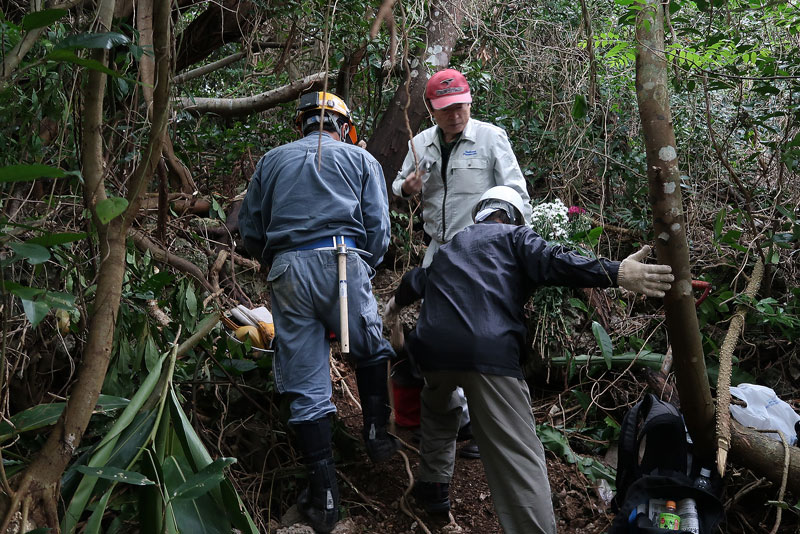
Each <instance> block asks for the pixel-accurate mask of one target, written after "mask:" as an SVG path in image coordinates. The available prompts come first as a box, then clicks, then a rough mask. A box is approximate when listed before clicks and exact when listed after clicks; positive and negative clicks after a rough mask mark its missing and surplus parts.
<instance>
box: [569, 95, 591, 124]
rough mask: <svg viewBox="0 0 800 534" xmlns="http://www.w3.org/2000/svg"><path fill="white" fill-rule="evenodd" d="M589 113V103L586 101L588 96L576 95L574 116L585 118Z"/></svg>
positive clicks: (573, 106) (574, 117)
mask: <svg viewBox="0 0 800 534" xmlns="http://www.w3.org/2000/svg"><path fill="white" fill-rule="evenodd" d="M588 113H589V105H588V104H587V103H586V97H585V96H583V95H581V94H577V95H575V100H574V101H573V102H572V118H573V119H575V120H580V119H585V118H586V115H587V114H588Z"/></svg>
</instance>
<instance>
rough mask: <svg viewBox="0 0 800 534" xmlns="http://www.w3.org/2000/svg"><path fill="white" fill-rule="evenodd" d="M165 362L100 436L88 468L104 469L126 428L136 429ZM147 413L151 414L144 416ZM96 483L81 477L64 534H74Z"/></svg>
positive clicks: (63, 522)
mask: <svg viewBox="0 0 800 534" xmlns="http://www.w3.org/2000/svg"><path fill="white" fill-rule="evenodd" d="M166 360H167V355H166V354H165V355H164V356H163V357H162V365H161V366H159V367H158V369H156V370H154V371H153V372H151V373H149V374H148V375H147V378H146V379H145V380H144V382H143V383H142V385H141V386H140V387H139V389H138V390H136V394H135V395H134V396H133V398H132V399H131V400H130V402H129V403H128V406H127V407H126V408H125V410H123V411H122V413H121V414H120V415H119V417H117V420H116V421H115V422H114V425H113V426H112V427H111V429H110V430H109V431H108V432H106V434H105V436H103V439H102V440H100V443H99V444H97V446H96V447H95V452H94V454H93V455H92V457H91V459H90V460H89V463H88V465H90V466H94V467H99V466H103V465H106V463H107V461H108V459H109V458H110V457H111V455H112V453H114V452H115V449H116V445H117V442H118V441H119V439H120V436H122V435H123V433H124V432H125V431H126V430H128V427H129V426H135V425H134V423H135V422H137V420H140V418H139V417H138V416H139V410H140V409H142V408H143V406H144V404H145V402H146V401H147V399H148V398H149V397H150V395H151V394H152V393H153V391H154V390H155V387H156V385H157V384H158V382H159V380H160V378H161V371H162V370H163V362H165V361H166ZM149 412H150V411H148V412H145V413H149ZM96 483H97V479H96V478H89V477H83V479H82V480H81V482H80V484H79V485H78V488H77V489H76V490H75V494H74V495H73V496H72V500H71V501H70V503H69V506H68V507H67V510H66V511H65V512H64V517H63V519H62V521H61V531H62V532H64V533H65V534H71V533H72V532H74V531H75V528H76V526H77V523H78V520H79V519H80V517H81V515H83V512H84V510H85V509H86V505H87V503H88V502H89V500H90V499H91V498H92V495H93V490H94V487H95V484H96Z"/></svg>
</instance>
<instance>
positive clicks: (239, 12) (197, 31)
mask: <svg viewBox="0 0 800 534" xmlns="http://www.w3.org/2000/svg"><path fill="white" fill-rule="evenodd" d="M255 11H256V8H255V5H254V4H253V3H252V2H240V1H239V0H223V1H222V2H211V3H209V4H208V9H207V10H205V11H204V12H203V13H202V14H200V16H198V17H197V18H196V19H194V20H193V21H192V22H191V23H190V24H189V26H187V27H186V29H185V30H184V31H183V32H181V34H180V35H179V36H178V39H177V42H178V49H177V52H176V53H175V72H181V71H182V70H183V69H185V68H187V67H189V66H191V65H194V64H195V63H197V62H199V61H202V60H203V59H205V58H207V57H208V56H209V55H211V53H213V52H214V51H215V50H217V49H218V48H219V47H221V46H222V45H224V44H227V43H235V42H238V41H241V40H242V35H245V34H247V33H248V32H249V31H250V30H252V28H253V20H254V19H255Z"/></svg>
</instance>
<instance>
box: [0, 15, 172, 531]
mask: <svg viewBox="0 0 800 534" xmlns="http://www.w3.org/2000/svg"><path fill="white" fill-rule="evenodd" d="M114 3H115V2H114V0H104V1H102V2H101V3H100V5H99V7H98V15H97V22H98V30H99V31H109V28H110V25H111V18H112V15H113V12H114ZM153 19H154V21H155V26H154V32H153V35H154V39H153V44H154V51H155V57H156V87H155V90H154V97H153V121H152V127H151V130H150V139H149V141H148V145H147V147H146V148H145V150H144V153H143V156H142V160H141V162H140V163H139V166H138V167H137V169H136V171H135V172H134V174H133V176H132V177H131V179H130V180H129V182H128V184H127V185H128V197H127V200H128V207H127V209H126V211H125V212H123V214H122V215H120V216H119V217H116V218H114V219H112V220H111V221H110V222H108V223H103V222H102V221H101V220H100V219H99V218H98V216H97V204H98V203H99V202H101V201H102V200H104V199H105V198H106V194H105V188H106V186H105V183H104V181H103V176H104V169H103V152H102V150H103V140H102V128H103V98H104V88H105V81H106V75H105V74H103V73H101V72H99V71H97V70H90V71H89V72H88V81H87V83H86V87H85V93H84V102H85V108H84V112H83V117H84V120H83V128H84V129H83V143H82V149H81V154H82V174H83V176H84V180H85V189H84V202H85V203H86V206H87V208H88V209H89V210H90V212H91V213H92V218H93V221H94V224H95V226H96V227H97V234H98V243H99V246H100V249H99V253H100V266H99V270H98V275H97V290H96V297H95V299H94V305H93V307H92V313H91V316H90V319H89V327H88V333H89V335H88V338H87V341H86V346H85V348H84V352H83V357H82V359H81V363H80V367H79V370H78V375H77V381H76V382H75V384H74V385H73V386H72V388H71V390H70V392H69V398H68V399H67V405H66V407H65V409H64V413H63V414H62V416H61V418H60V419H59V420H58V421H57V422H56V424H55V425H54V427H53V430H52V431H51V433H50V435H49V436H48V439H47V442H46V443H45V445H44V446H43V447H42V449H41V450H40V451H39V453H38V455H37V456H36V458H35V459H34V460H33V462H32V463H31V465H30V466H29V467H28V469H27V470H26V471H25V472H24V473H23V474H22V475H21V477H20V478H19V479H18V481H17V484H16V492H15V495H14V498H13V500H12V502H11V504H10V506H9V508H8V510H6V515H5V519H4V522H3V525H2V527H0V532H6V529H7V528H8V526H9V523H10V521H11V518H12V517H13V516H14V515H15V513H16V511H17V509H18V508H19V507H20V505H22V509H23V510H25V511H26V513H27V510H33V512H32V514H31V515H32V516H33V517H35V518H41V519H40V520H39V521H40V522H39V523H37V524H33V525H25V524H23V525H22V526H23V527H24V530H23V531H27V530H31V529H35V528H37V527H42V526H46V527H49V528H51V529H53V531H54V532H59V523H58V515H57V512H56V510H57V503H58V495H57V491H58V485H59V482H60V479H61V476H62V474H63V472H64V469H65V468H66V467H67V465H68V464H69V462H70V461H71V460H72V458H73V456H74V454H75V451H76V450H77V449H78V446H79V445H80V442H81V439H82V438H83V434H84V432H85V431H86V427H87V426H88V424H89V419H90V418H91V416H92V411H93V410H94V407H95V404H96V403H97V399H98V397H99V396H100V391H101V389H102V387H103V382H104V380H105V375H106V371H107V369H108V363H109V360H110V357H111V347H112V341H113V336H114V329H115V326H116V317H117V313H118V311H119V302H120V298H121V293H122V281H123V278H124V274H125V256H126V246H125V241H126V237H127V231H128V228H129V227H130V225H131V223H132V221H133V220H134V218H135V215H136V212H137V211H138V208H139V205H140V203H141V197H142V193H143V191H144V189H145V186H146V184H147V183H148V182H149V181H150V180H151V179H152V176H153V171H154V169H155V165H156V163H157V162H158V155H160V154H161V149H162V144H163V138H164V133H165V131H166V124H167V118H168V114H169V80H170V65H169V60H170V57H169V52H170V36H169V26H170V24H171V18H170V16H169V2H167V1H166V0H157V1H156V2H155V10H154V12H153ZM92 59H94V60H96V61H99V62H103V63H104V62H105V61H106V59H107V51H106V50H95V51H94V52H93V54H92Z"/></svg>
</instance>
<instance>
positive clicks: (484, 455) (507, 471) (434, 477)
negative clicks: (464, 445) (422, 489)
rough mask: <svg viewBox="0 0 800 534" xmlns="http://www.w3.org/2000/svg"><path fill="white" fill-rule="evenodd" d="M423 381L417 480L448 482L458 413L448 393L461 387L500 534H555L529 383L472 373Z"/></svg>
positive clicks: (432, 375) (439, 374)
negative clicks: (468, 410) (532, 411)
mask: <svg viewBox="0 0 800 534" xmlns="http://www.w3.org/2000/svg"><path fill="white" fill-rule="evenodd" d="M423 374H424V377H425V385H424V387H423V388H422V395H421V427H422V439H421V443H420V455H421V457H422V459H421V462H420V467H419V473H418V478H419V479H420V480H423V481H427V482H447V483H449V482H450V479H451V478H452V476H453V466H454V464H455V457H456V435H457V434H458V428H459V418H460V416H461V406H459V405H458V403H457V402H455V397H454V396H453V395H452V393H453V391H454V390H455V388H456V387H458V386H461V387H462V388H464V392H465V393H466V396H467V401H468V402H469V409H470V416H471V419H472V432H473V435H474V436H475V440H476V441H477V442H478V447H479V448H480V451H481V461H482V462H483V467H484V470H485V472H486V479H487V481H488V482H489V489H491V492H492V500H493V501H494V507H495V510H496V511H497V515H498V517H499V519H500V524H501V525H502V527H503V530H504V531H505V533H506V534H537V533H542V534H555V532H556V525H555V515H554V513H553V503H552V500H551V493H550V483H549V481H548V479H547V464H546V463H545V458H544V448H543V447H542V443H541V441H539V438H538V436H537V435H536V429H535V423H534V420H533V415H532V414H531V400H530V393H529V391H528V385H527V383H526V382H525V381H524V380H520V379H517V378H512V377H508V376H496V375H486V374H481V373H478V372H476V371H427V372H425V373H423Z"/></svg>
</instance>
